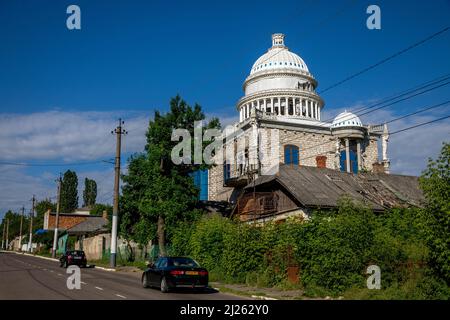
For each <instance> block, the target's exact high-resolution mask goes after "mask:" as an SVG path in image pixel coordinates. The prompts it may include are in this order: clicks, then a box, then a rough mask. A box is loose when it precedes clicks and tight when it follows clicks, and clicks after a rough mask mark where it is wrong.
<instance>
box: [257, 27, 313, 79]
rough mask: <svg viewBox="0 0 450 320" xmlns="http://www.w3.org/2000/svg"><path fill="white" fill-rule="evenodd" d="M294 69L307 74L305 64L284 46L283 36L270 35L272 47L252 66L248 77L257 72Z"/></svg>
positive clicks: (277, 34) (279, 34) (278, 34)
mask: <svg viewBox="0 0 450 320" xmlns="http://www.w3.org/2000/svg"><path fill="white" fill-rule="evenodd" d="M279 69H281V70H287V69H294V70H299V71H305V72H309V70H308V67H307V66H306V63H305V62H304V61H303V59H302V58H300V57H299V56H298V55H296V54H295V53H293V52H290V51H289V49H288V47H286V46H285V45H284V34H281V33H276V34H274V35H272V47H271V48H270V49H269V50H268V51H267V52H266V53H265V54H263V55H262V56H261V57H259V58H258V60H256V62H255V63H254V64H253V67H252V70H251V71H250V75H252V74H254V73H256V72H259V71H268V70H279Z"/></svg>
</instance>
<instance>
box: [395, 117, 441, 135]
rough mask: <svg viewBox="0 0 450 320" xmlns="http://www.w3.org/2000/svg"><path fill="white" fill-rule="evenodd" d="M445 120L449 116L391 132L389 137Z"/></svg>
mask: <svg viewBox="0 0 450 320" xmlns="http://www.w3.org/2000/svg"><path fill="white" fill-rule="evenodd" d="M447 118H450V115H448V116H445V117H442V118H438V119H434V120H431V121H427V122H422V123H419V124H416V125H414V126H411V127H406V128H404V129H400V130H397V131H394V132H391V133H390V135H393V134H397V133H400V132H403V131H407V130H411V129H414V128H418V127H421V126H424V125H427V124H430V123H433V122H438V121H441V120H444V119H447Z"/></svg>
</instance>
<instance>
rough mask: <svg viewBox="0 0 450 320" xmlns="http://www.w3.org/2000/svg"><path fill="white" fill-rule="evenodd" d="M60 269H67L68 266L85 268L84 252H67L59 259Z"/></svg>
mask: <svg viewBox="0 0 450 320" xmlns="http://www.w3.org/2000/svg"><path fill="white" fill-rule="evenodd" d="M59 262H60V267H65V268H67V267H68V266H70V265H77V266H82V267H85V268H86V265H87V260H86V255H85V254H84V251H82V250H69V251H66V253H64V255H63V256H62V257H61V258H59Z"/></svg>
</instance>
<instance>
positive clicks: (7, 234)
mask: <svg viewBox="0 0 450 320" xmlns="http://www.w3.org/2000/svg"><path fill="white" fill-rule="evenodd" d="M8 248H9V219H6V250H8Z"/></svg>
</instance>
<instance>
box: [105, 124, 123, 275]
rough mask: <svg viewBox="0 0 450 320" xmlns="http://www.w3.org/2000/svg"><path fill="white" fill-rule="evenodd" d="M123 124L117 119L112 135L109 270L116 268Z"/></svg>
mask: <svg viewBox="0 0 450 320" xmlns="http://www.w3.org/2000/svg"><path fill="white" fill-rule="evenodd" d="M124 123H125V122H124V121H122V119H119V125H118V126H117V128H116V129H115V130H113V131H111V133H112V134H115V135H116V161H115V165H114V171H115V176H114V203H113V216H112V230H111V256H110V261H109V262H110V266H111V268H115V267H116V251H117V224H118V221H117V220H118V212H119V182H120V148H121V142H122V139H121V138H122V135H123V134H127V132H126V131H125V130H123V129H122V125H123V124H124Z"/></svg>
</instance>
